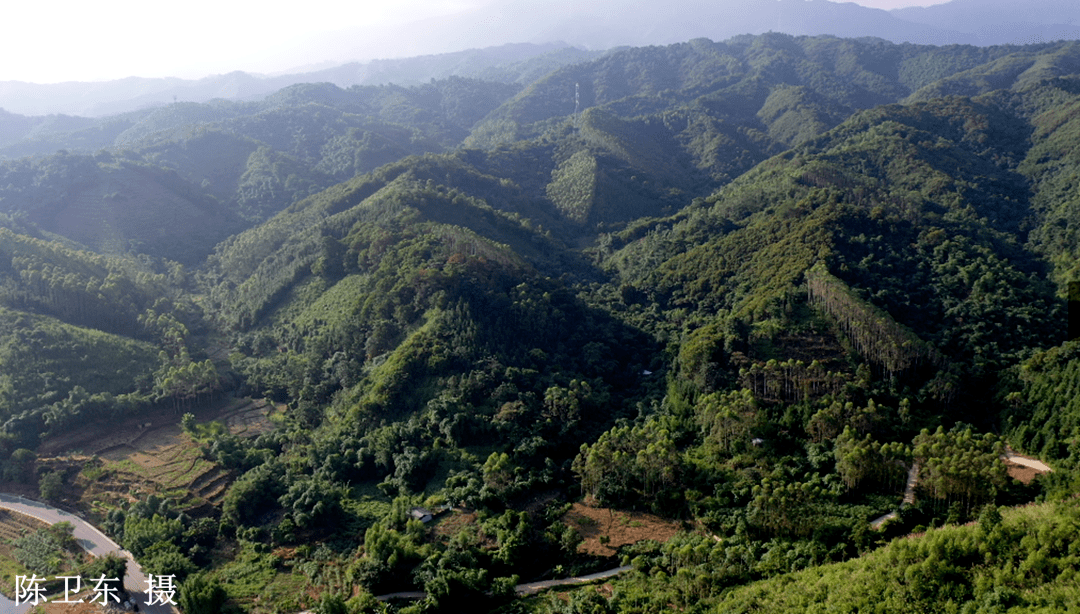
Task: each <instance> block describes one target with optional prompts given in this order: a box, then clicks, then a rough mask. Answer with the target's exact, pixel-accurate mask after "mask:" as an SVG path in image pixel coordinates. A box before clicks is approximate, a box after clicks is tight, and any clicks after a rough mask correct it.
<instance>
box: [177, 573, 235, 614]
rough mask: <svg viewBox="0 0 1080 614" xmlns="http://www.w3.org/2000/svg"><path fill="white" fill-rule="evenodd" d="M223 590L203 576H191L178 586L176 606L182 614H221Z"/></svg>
mask: <svg viewBox="0 0 1080 614" xmlns="http://www.w3.org/2000/svg"><path fill="white" fill-rule="evenodd" d="M225 599H226V594H225V589H224V588H222V587H221V585H220V584H218V583H217V582H215V581H214V580H210V579H208V578H207V577H206V576H205V575H204V574H196V575H194V576H191V577H189V578H188V579H187V581H185V582H184V583H183V584H181V585H180V592H179V595H177V599H176V604H177V605H178V606H180V611H181V612H182V613H183V614H221V606H223V605H224V604H225Z"/></svg>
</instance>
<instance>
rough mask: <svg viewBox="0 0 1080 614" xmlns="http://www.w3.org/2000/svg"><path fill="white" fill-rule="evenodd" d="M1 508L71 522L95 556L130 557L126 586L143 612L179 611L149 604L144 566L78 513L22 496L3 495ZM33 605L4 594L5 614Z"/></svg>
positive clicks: (2, 608)
mask: <svg viewBox="0 0 1080 614" xmlns="http://www.w3.org/2000/svg"><path fill="white" fill-rule="evenodd" d="M0 507H2V508H5V509H9V510H13V511H16V512H20V513H23V514H26V515H27V516H32V517H34V518H37V519H38V520H43V521H45V522H47V523H49V524H56V523H58V522H65V521H66V522H70V523H71V525H72V526H73V527H75V530H74V532H73V536H74V537H75V539H76V540H77V541H78V542H79V544H81V545H82V547H83V548H85V549H86V551H87V552H89V553H90V554H92V555H94V556H105V555H106V554H109V553H113V552H115V553H116V554H118V555H120V556H122V557H124V558H125V559H127V561H128V564H127V575H125V576H124V588H125V589H127V591H128V593H129V594H130V595H131V596H132V597H134V598H135V602H136V603H137V604H138V605H139V611H140V612H146V613H148V614H178V612H177V610H176V608H174V607H172V606H169V605H160V604H157V603H155V604H154V605H146V601H147V596H146V590H147V588H148V587H149V583H148V582H147V579H146V574H144V573H143V570H142V568H141V567H139V564H138V563H136V562H135V559H134V558H133V557H132V556H131V553H130V552H128V551H126V550H124V549H122V548H120V546H119V545H118V544H117V543H116V542H114V541H112V540H111V539H109V538H108V537H106V536H105V534H104V533H102V532H101V531H99V530H98V529H97V527H95V526H94V525H92V524H90V523H89V522H86V521H85V520H83V519H82V518H80V517H78V516H76V515H74V514H70V513H68V512H65V511H63V510H59V509H56V508H54V507H49V506H48V505H45V504H44V503H39V502H37V501H32V500H30V499H26V498H24V497H21V496H18V495H7V494H0ZM88 581H89V578H83V586H86V584H87V582H88ZM91 586H92V585H91ZM174 599H175V598H174ZM30 607H31V606H30V604H22V605H19V606H16V605H15V603H14V602H13V601H11V600H10V599H7V598H6V597H4V596H2V595H0V612H3V613H4V614H8V613H9V612H10V613H11V614H23V613H24V612H27V611H29V610H30Z"/></svg>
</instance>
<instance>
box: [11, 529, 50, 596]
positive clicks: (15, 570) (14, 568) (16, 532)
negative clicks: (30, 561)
mask: <svg viewBox="0 0 1080 614" xmlns="http://www.w3.org/2000/svg"><path fill="white" fill-rule="evenodd" d="M46 526H48V525H47V524H46V523H44V522H41V521H40V520H37V519H34V518H31V517H29V516H26V515H24V514H20V513H18V512H12V511H9V510H5V509H0V593H3V594H5V595H10V594H12V593H13V592H14V590H15V586H14V584H13V582H14V578H15V576H17V575H25V574H26V568H24V567H23V566H22V565H20V564H19V563H18V562H16V561H15V555H14V552H13V550H14V546H12V545H11V542H12V541H13V540H15V539H17V538H19V537H22V535H23V534H24V533H29V532H31V531H36V530H38V529H40V528H44V527H46Z"/></svg>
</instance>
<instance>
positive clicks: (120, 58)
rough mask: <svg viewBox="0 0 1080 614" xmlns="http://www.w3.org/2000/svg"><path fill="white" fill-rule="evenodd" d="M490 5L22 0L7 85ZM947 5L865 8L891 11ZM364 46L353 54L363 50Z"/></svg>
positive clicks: (10, 29) (243, 61)
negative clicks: (8, 83)
mask: <svg viewBox="0 0 1080 614" xmlns="http://www.w3.org/2000/svg"><path fill="white" fill-rule="evenodd" d="M489 1H490V0H395V1H387V0H378V1H374V2H373V1H372V0H305V2H303V3H288V6H287V8H278V7H280V6H281V5H277V6H275V4H274V3H269V2H266V1H265V0H262V1H259V2H256V1H254V0H185V1H184V2H147V1H146V0H96V1H89V0H29V1H14V2H8V3H6V4H7V6H5V7H4V10H3V13H0V20H2V21H0V58H4V59H3V61H0V81H29V82H33V83H55V82H60V81H103V80H109V79H120V78H123V77H128V76H139V77H166V76H174V77H183V78H188V79H194V78H200V77H204V76H207V75H210V74H220V73H225V72H231V71H234V70H243V71H248V72H264V73H269V72H275V71H285V70H288V69H292V68H298V67H309V66H311V65H314V64H319V63H322V62H328V61H330V62H340V61H347V60H369V59H374V58H377V57H395V56H396V55H398V54H394V53H392V52H388V53H386V54H380V52H379V49H380V48H379V47H371V46H369V47H368V48H367V49H366V50H364V51H360V52H359V53H360V55H354V56H353V57H337V56H341V55H342V53H343V52H340V51H339V52H337V53H334V52H330V51H322V52H311V51H310V50H311V49H312V48H313V47H314V46H315V45H314V44H313V43H317V42H318V41H320V40H321V39H323V38H325V39H326V40H328V41H329V40H331V39H334V38H335V37H334V35H333V34H334V32H333V31H337V32H338V33H339V36H338V37H337V38H339V39H340V31H343V30H347V29H353V28H367V27H372V28H374V27H377V26H381V25H390V24H401V23H407V22H411V21H415V20H417V19H422V18H432V17H438V16H440V15H448V14H452V13H455V12H458V11H462V10H465V9H468V8H471V7H473V6H476V5H479V4H482V3H486V2H489ZM942 1H944V0H858V2H857V4H862V5H864V6H872V7H874V8H883V9H889V8H897V7H899V6H927V5H931V4H936V3H939V2H942ZM361 42H362V41H358V45H357V46H356V47H355V49H357V50H360V49H363V48H364V47H363V45H362V44H360V43H361ZM370 42H374V41H370ZM384 44H385V43H384ZM305 50H307V51H305ZM387 51H389V49H388V50H387ZM445 51H456V49H446V50H445ZM316 53H321V54H323V57H316V56H315V54H316ZM361 55H362V56H366V57H361ZM326 56H329V57H326Z"/></svg>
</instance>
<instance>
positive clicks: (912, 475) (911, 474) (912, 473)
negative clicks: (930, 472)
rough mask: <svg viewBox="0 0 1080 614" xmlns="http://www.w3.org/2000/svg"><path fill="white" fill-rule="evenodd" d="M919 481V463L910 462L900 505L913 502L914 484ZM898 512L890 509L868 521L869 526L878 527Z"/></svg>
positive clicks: (904, 505)
mask: <svg viewBox="0 0 1080 614" xmlns="http://www.w3.org/2000/svg"><path fill="white" fill-rule="evenodd" d="M918 482H919V463H912V464H911V469H909V470H908V476H907V484H906V485H905V486H904V498H903V500H902V501H901V502H900V507H901V508H903V507H906V506H908V505H911V504H913V503H915V485H916V484H918ZM899 515H900V514H899V513H898V512H896V511H895V510H894V511H891V512H889V513H888V514H885V515H884V516H881V517H879V518H875V519H873V520H871V521H870V528H872V529H880V528H881V526H882V525H883V524H885V523H886V522H888V521H890V520H892V519H893V518H896V517H897V516H899Z"/></svg>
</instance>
